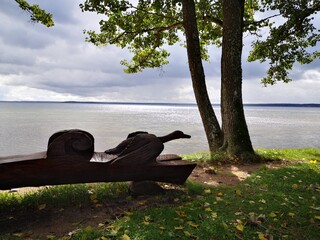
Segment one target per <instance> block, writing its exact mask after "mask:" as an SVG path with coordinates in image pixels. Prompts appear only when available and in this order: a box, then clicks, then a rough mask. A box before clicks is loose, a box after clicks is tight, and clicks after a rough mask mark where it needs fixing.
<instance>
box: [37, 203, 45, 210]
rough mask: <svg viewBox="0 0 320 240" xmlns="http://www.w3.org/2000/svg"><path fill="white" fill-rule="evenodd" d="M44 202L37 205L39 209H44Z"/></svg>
mask: <svg viewBox="0 0 320 240" xmlns="http://www.w3.org/2000/svg"><path fill="white" fill-rule="evenodd" d="M46 206H47V205H46V204H45V203H44V204H40V205H39V206H38V209H39V210H43V209H45V208H46Z"/></svg>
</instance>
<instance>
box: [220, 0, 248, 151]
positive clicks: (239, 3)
mask: <svg viewBox="0 0 320 240" xmlns="http://www.w3.org/2000/svg"><path fill="white" fill-rule="evenodd" d="M222 2H223V4H222V11H223V40H222V59H221V75H222V76H221V116H222V129H223V134H224V142H223V149H226V150H227V152H228V153H229V154H232V155H237V156H240V155H242V154H243V153H249V154H250V153H254V151H253V148H252V144H251V140H250V136H249V131H248V127H247V123H246V120H245V115H244V110H243V103H242V69H241V56H242V38H243V35H242V30H243V14H244V0H223V1H222Z"/></svg>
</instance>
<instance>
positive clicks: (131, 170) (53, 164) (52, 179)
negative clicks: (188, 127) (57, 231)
mask: <svg viewBox="0 0 320 240" xmlns="http://www.w3.org/2000/svg"><path fill="white" fill-rule="evenodd" d="M176 132H177V131H176ZM179 132H180V131H179ZM171 135H172V133H171ZM173 135H174V134H173ZM153 136H154V135H153ZM168 136H169V137H168ZM186 136H188V135H184V137H183V135H182V138H186ZM166 137H168V138H169V140H170V134H169V135H167V136H164V137H159V139H160V140H161V142H162V143H164V142H166V141H168V138H166ZM152 138H153V137H152ZM171 138H172V136H171ZM178 138H181V136H180V137H178ZM172 139H176V138H172ZM172 139H171V140H172ZM126 141H127V140H126ZM157 144H158V143H157ZM119 145H121V144H119ZM131 145H132V144H131ZM131 145H129V147H127V148H126V149H127V150H128V149H130V147H131ZM159 146H160V145H159ZM139 149H145V148H140V146H139V147H138V148H137V149H135V151H133V152H134V154H133V155H132V156H134V157H135V160H136V157H137V156H139ZM162 149H163V148H162ZM162 149H161V146H160V147H159V149H156V151H155V153H153V154H151V155H152V156H153V155H154V154H157V151H160V150H161V151H162ZM116 150H117V148H115V150H114V149H113V151H116ZM120 150H121V152H112V151H111V152H112V154H109V153H108V151H106V152H101V153H97V152H94V138H93V136H92V135H91V134H90V133H88V132H85V131H82V130H77V129H74V130H67V131H61V132H57V133H55V134H53V135H52V136H51V137H50V138H49V141H48V149H47V151H44V152H40V153H34V154H30V155H16V156H8V157H0V189H2V190H5V189H11V188H19V187H27V186H28V187H29V186H45V185H60V184H74V183H93V182H123V181H156V182H167V183H174V184H183V183H184V182H185V181H186V179H187V178H188V176H189V175H190V174H191V173H192V171H193V169H194V168H195V166H196V164H195V163H190V162H188V161H184V160H182V159H181V157H179V156H178V155H175V154H166V155H157V157H154V158H153V159H150V161H148V162H146V163H143V164H139V161H135V162H134V164H131V163H130V161H128V162H127V164H126V162H124V161H122V162H121V161H119V163H121V164H118V162H117V160H118V159H127V158H128V159H129V160H130V156H131V155H130V153H131V152H130V151H129V153H128V152H125V151H124V150H123V149H120ZM127 150H126V151H127ZM143 151H144V150H143ZM109 152H110V151H109ZM122 153H125V154H122ZM128 154H129V155H128ZM141 154H142V155H143V156H144V158H145V156H146V152H142V153H141ZM142 155H141V156H142ZM128 156H129V157H128Z"/></svg>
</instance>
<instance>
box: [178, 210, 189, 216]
mask: <svg viewBox="0 0 320 240" xmlns="http://www.w3.org/2000/svg"><path fill="white" fill-rule="evenodd" d="M176 213H177V214H178V215H179V216H180V217H186V216H187V214H186V213H185V212H184V211H176Z"/></svg>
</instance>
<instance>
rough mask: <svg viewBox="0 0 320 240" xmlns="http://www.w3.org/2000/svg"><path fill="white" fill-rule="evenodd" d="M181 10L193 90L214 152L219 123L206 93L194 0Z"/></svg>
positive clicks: (219, 141) (218, 140)
mask: <svg viewBox="0 0 320 240" xmlns="http://www.w3.org/2000/svg"><path fill="white" fill-rule="evenodd" d="M182 10H183V26H184V29H185V34H186V43H187V53H188V61H189V70H190V74H191V79H192V85H193V90H194V94H195V98H196V101H197V105H198V109H199V112H200V115H201V119H202V123H203V126H204V129H205V133H206V136H207V141H208V144H209V149H210V152H214V151H216V150H218V149H219V148H220V147H221V145H222V140H223V139H222V132H221V128H220V125H219V122H218V120H217V117H216V115H215V113H214V110H213V107H212V104H211V102H210V99H209V96H208V92H207V87H206V82H205V74H204V69H203V65H202V58H201V50H200V41H199V32H198V27H197V19H196V12H195V3H194V0H183V1H182Z"/></svg>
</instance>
